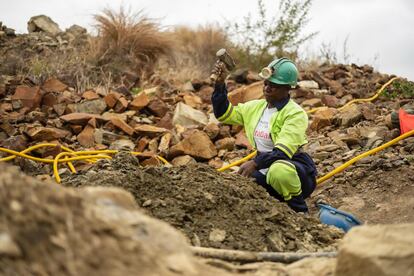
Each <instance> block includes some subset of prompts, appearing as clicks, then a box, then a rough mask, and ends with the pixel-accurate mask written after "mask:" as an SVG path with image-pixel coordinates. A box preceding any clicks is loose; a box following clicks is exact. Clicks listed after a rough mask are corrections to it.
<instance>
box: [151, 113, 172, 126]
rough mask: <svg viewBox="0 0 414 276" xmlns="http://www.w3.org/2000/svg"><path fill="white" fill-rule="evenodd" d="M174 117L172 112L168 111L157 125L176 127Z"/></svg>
mask: <svg viewBox="0 0 414 276" xmlns="http://www.w3.org/2000/svg"><path fill="white" fill-rule="evenodd" d="M172 118H173V115H172V114H171V113H170V112H168V113H167V114H165V115H164V117H162V118H161V120H159V121H158V123H157V124H156V125H155V126H157V127H161V128H166V129H169V130H172V129H173V128H174V125H173V123H172Z"/></svg>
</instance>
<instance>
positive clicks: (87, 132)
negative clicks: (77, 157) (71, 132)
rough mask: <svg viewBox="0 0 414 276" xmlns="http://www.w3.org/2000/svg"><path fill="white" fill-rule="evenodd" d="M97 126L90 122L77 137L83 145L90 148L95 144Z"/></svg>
mask: <svg viewBox="0 0 414 276" xmlns="http://www.w3.org/2000/svg"><path fill="white" fill-rule="evenodd" d="M94 134H95V128H94V127H93V126H91V125H89V124H87V125H86V126H85V128H84V129H83V130H82V131H81V133H79V134H78V136H77V137H76V139H77V140H78V142H79V144H80V145H81V146H82V147H85V148H89V147H92V146H93V145H94V144H95V136H94Z"/></svg>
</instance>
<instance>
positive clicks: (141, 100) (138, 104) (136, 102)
mask: <svg viewBox="0 0 414 276" xmlns="http://www.w3.org/2000/svg"><path fill="white" fill-rule="evenodd" d="M148 104H149V98H148V96H147V94H145V93H142V92H141V93H139V94H138V96H136V97H134V99H133V100H132V102H130V103H129V107H128V108H129V109H131V110H141V109H143V108H144V107H146V106H147V105H148Z"/></svg>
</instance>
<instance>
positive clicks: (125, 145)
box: [109, 139, 135, 151]
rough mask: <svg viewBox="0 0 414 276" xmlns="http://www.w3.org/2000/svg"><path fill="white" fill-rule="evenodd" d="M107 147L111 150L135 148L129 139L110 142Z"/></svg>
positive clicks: (130, 149)
mask: <svg viewBox="0 0 414 276" xmlns="http://www.w3.org/2000/svg"><path fill="white" fill-rule="evenodd" d="M109 148H110V149H112V150H128V151H132V150H133V149H134V148H135V144H134V142H132V141H131V140H129V139H119V140H116V141H114V142H112V143H111V145H110V146H109Z"/></svg>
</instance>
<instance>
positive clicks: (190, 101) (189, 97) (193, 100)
mask: <svg viewBox="0 0 414 276" xmlns="http://www.w3.org/2000/svg"><path fill="white" fill-rule="evenodd" d="M183 99H184V102H185V104H186V105H189V106H191V107H192V108H200V107H201V104H202V103H203V101H202V100H201V98H200V97H199V96H197V95H194V94H186V95H184V97H183Z"/></svg>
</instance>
